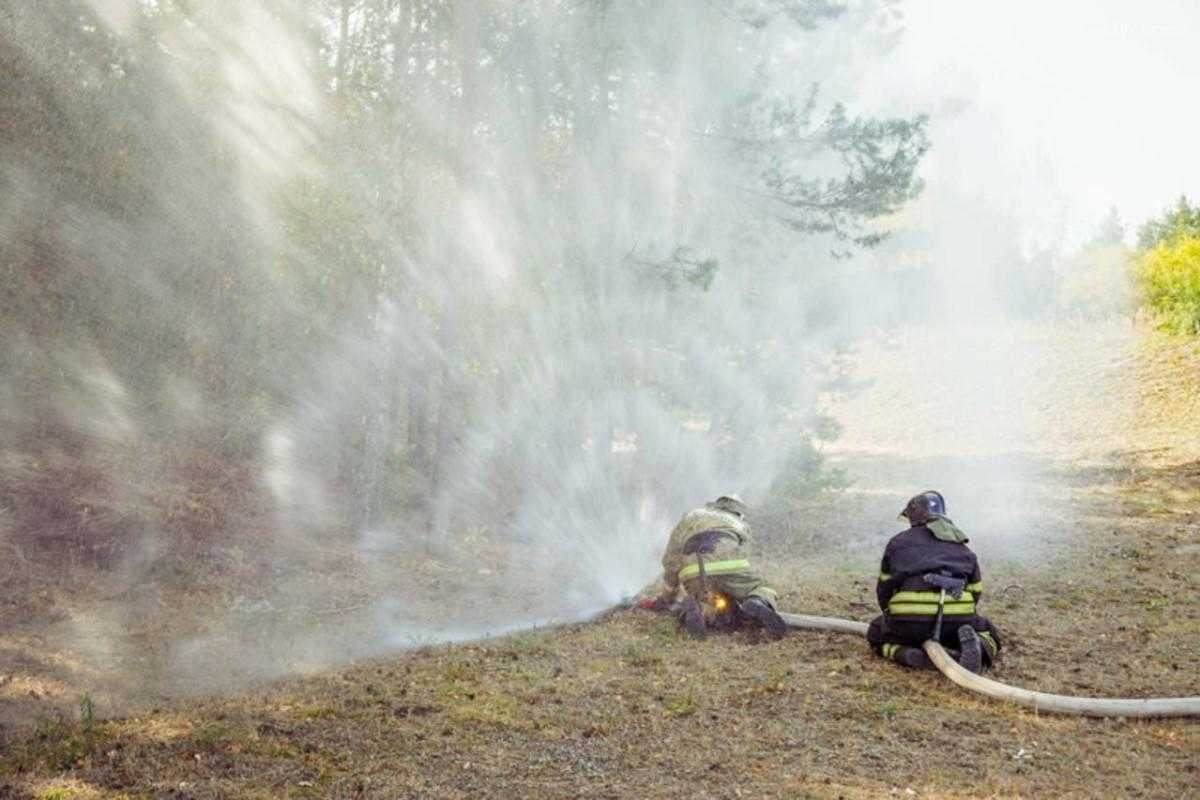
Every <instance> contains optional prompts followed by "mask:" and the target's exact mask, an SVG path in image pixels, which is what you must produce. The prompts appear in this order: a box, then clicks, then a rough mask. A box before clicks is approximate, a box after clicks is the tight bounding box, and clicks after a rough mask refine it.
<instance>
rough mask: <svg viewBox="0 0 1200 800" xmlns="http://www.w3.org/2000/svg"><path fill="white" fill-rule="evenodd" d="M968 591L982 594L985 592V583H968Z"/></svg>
mask: <svg viewBox="0 0 1200 800" xmlns="http://www.w3.org/2000/svg"><path fill="white" fill-rule="evenodd" d="M967 591H968V592H982V591H983V581H975V582H974V583H968V584H967Z"/></svg>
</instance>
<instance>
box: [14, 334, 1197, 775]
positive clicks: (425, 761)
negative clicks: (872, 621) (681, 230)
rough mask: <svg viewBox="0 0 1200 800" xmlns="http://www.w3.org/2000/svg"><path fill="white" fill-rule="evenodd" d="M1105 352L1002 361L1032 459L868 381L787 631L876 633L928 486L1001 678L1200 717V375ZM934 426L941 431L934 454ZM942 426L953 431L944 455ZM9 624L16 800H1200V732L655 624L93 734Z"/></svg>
mask: <svg viewBox="0 0 1200 800" xmlns="http://www.w3.org/2000/svg"><path fill="white" fill-rule="evenodd" d="M1110 333H1111V336H1110V338H1108V339H1107V340H1106V339H1105V338H1104V336H1098V335H1096V334H1097V332H1096V331H1090V330H1086V329H1080V330H1076V331H1075V332H1074V333H1072V332H1071V331H1065V332H1064V331H1063V330H1055V331H1052V332H1049V333H1047V332H1042V333H1040V334H1039V333H1038V332H1036V331H1032V330H1029V331H1016V332H1014V333H1013V334H1012V336H1013V339H1012V342H1015V343H1016V344H1012V342H1010V344H1012V347H1008V346H1005V348H1002V350H1003V351H1004V352H1005V353H1009V352H1010V350H1011V349H1012V348H1016V350H1017V352H1018V356H1017V357H1020V358H1024V357H1026V356H1025V355H1024V354H1027V353H1029V352H1036V353H1037V354H1038V357H1037V358H1034V359H1031V360H1030V364H1031V365H1032V367H1033V371H1032V372H1031V376H1030V379H1029V382H1028V384H1027V385H1026V386H1025V387H1024V388H1021V389H1020V392H1018V397H1019V398H1020V400H1021V402H1020V403H1018V404H1011V405H1010V404H1005V403H1001V402H999V401H995V400H992V399H990V397H989V396H988V393H986V392H984V393H981V394H980V395H978V396H977V397H974V398H969V400H970V402H971V403H974V406H972V407H973V408H974V409H977V410H978V414H983V413H985V412H989V411H990V413H995V414H1004V413H1014V412H1013V409H1014V408H1022V407H1023V408H1033V409H1034V412H1033V413H1031V417H1030V419H1028V420H1023V421H1021V424H1017V423H1016V422H1012V423H1011V426H1010V427H1009V428H1008V429H1007V430H1008V431H1010V432H1016V431H1033V434H1032V435H1031V438H1029V439H1021V440H1016V439H1013V438H1012V437H1013V436H1015V433H1009V434H1006V433H1004V431H1005V428H1004V425H1008V424H1009V423H1008V422H1003V421H1002V424H999V425H991V424H988V425H983V424H982V423H981V424H979V425H973V423H972V419H983V417H980V416H978V414H976V416H974V417H972V416H971V415H966V416H963V415H956V414H957V412H954V413H952V411H953V409H954V408H955V407H956V406H954V404H953V403H951V402H949V401H948V400H947V401H945V405H944V409H950V410H943V411H940V412H939V411H938V407H937V406H936V403H941V402H943V400H944V399H945V398H947V397H948V396H949V395H948V394H946V393H943V392H934V391H930V392H923V393H922V392H909V393H908V394H905V393H906V392H908V389H907V388H906V387H908V386H909V383H910V382H909V381H908V380H907V378H906V374H905V373H904V372H903V371H902V370H897V371H896V374H895V375H893V376H892V377H889V376H888V372H887V370H886V369H885V368H883V367H882V366H880V365H879V363H877V362H876V361H873V360H872V359H874V358H875V356H873V355H872V354H870V353H867V352H862V353H859V354H858V357H859V358H861V359H863V361H864V363H863V365H862V366H861V369H860V373H867V372H869V373H870V374H873V375H875V376H876V379H877V383H876V385H875V386H874V387H873V388H872V390H871V391H869V392H860V393H858V394H856V395H853V396H850V397H849V398H848V399H846V398H843V399H840V400H839V399H837V398H835V399H834V400H832V401H831V402H833V403H834V405H835V406H836V411H837V415H838V416H839V418H840V419H842V421H843V423H844V424H845V425H846V426H847V435H846V436H845V437H843V439H842V440H841V441H840V442H839V446H838V449H837V450H836V451H835V452H834V453H833V454H832V455H833V457H834V459H835V461H836V462H838V463H840V464H841V465H842V466H844V467H845V468H847V469H848V470H849V471H850V472H851V473H852V474H853V475H854V476H855V478H856V482H855V484H854V485H853V486H852V488H851V489H850V490H848V491H846V492H844V493H841V494H838V495H835V496H832V497H830V498H828V501H827V502H826V503H824V504H822V505H819V506H816V507H814V508H813V510H812V514H811V518H809V519H805V520H801V521H798V522H797V529H796V531H792V532H764V536H763V539H764V548H765V552H764V553H762V554H761V556H760V559H761V561H762V562H763V563H764V564H765V566H766V569H767V570H768V571H769V572H770V574H771V575H772V576H773V578H774V580H775V582H776V583H777V584H778V586H779V587H780V588H781V590H782V591H781V603H782V605H783V606H784V607H786V608H788V609H789V610H795V611H801V612H805V613H815V614H826V615H833V616H843V617H852V618H857V619H867V618H869V617H870V616H871V615H872V614H873V613H874V611H873V609H874V598H873V580H874V571H875V567H876V565H877V559H878V554H879V551H880V548H881V546H882V543H883V541H884V540H885V539H886V537H887V535H889V534H890V533H892V532H894V531H895V530H896V528H897V526H896V524H895V522H894V515H895V513H896V511H897V510H898V509H899V505H900V503H901V502H902V501H903V499H904V497H906V496H907V494H911V493H912V492H913V491H917V490H920V489H923V488H926V486H925V483H926V482H927V481H928V482H930V484H931V485H938V486H939V487H943V488H944V487H947V486H951V487H953V488H952V489H950V490H948V491H947V493H948V495H949V497H950V502H951V506H952V511H953V510H954V508H958V509H961V513H962V516H960V517H959V520H958V521H959V522H960V524H962V525H963V526H964V527H966V528H967V530H968V532H969V533H971V534H972V535H973V537H974V538H973V545H976V549H977V550H979V551H980V552H981V553H983V555H984V565H985V582H986V585H987V589H986V594H985V600H984V605H985V610H986V612H987V613H988V614H989V616H991V617H992V618H993V620H994V621H996V622H997V623H998V624H999V625H1000V626H1001V629H1002V631H1003V632H1004V633H1005V645H1006V647H1005V651H1004V654H1003V658H1002V660H1001V662H1000V664H999V665H998V667H997V669H996V670H995V673H994V675H995V677H997V678H998V679H999V680H1002V681H1005V682H1009V683H1014V684H1019V685H1022V686H1027V687H1029V688H1036V689H1042V690H1045V691H1053V692H1064V693H1071V694H1087V695H1108V696H1134V697H1139V696H1141V697H1144V696H1166V695H1195V694H1197V693H1200V682H1198V681H1200V675H1198V672H1197V667H1196V665H1197V663H1200V602H1198V600H1200V445H1198V442H1197V434H1198V432H1200V401H1198V400H1197V398H1200V347H1197V345H1196V344H1195V343H1194V342H1191V341H1187V340H1178V339H1167V338H1162V337H1158V336H1155V335H1151V334H1143V335H1142V336H1141V337H1140V338H1138V339H1134V338H1133V337H1130V336H1127V335H1125V334H1123V333H1122V332H1121V331H1120V330H1119V329H1113V330H1111V331H1110ZM1039 336H1040V337H1041V338H1038V337H1039ZM1028 337H1032V338H1031V339H1030V338H1028ZM1021 342H1026V344H1021ZM1029 342H1032V345H1030V346H1027V345H1028V343H1029ZM1085 345H1086V347H1085ZM896 347H897V348H899V349H900V350H901V351H903V350H904V349H906V348H911V347H912V343H911V342H901V343H899V344H897V345H896ZM1030 347H1032V348H1033V349H1032V350H1031V349H1030ZM1006 348H1007V349H1006ZM1087 348H1091V349H1090V350H1089V349H1087ZM1010 354H1011V353H1010ZM1001 355H1002V354H1001ZM993 357H1000V356H993ZM879 358H880V361H894V362H895V363H904V362H903V359H891V358H890V357H889V356H888V354H887V353H884V354H882V355H880V356H879ZM1010 388H1011V387H1010ZM880 398H883V399H882V400H881V399H880ZM1031 398H1036V402H1034V400H1033V399H1031ZM931 402H932V403H935V405H934V406H932V407H931V406H930V405H929V403H931ZM1031 404H1032V405H1031ZM904 409H907V411H905V410H904ZM973 413H974V412H973ZM928 419H934V420H936V421H938V422H939V426H931V427H930V428H928V429H926V430H925V432H924V434H923V435H922V431H921V429H920V428H919V427H916V426H919V425H924V424H926V423H925V422H922V421H921V420H928ZM872 425H874V426H876V429H875V430H874V431H872V430H871V426H872ZM942 426H949V427H950V428H951V429H952V430H951V432H950V434H947V435H945V436H942V437H941V438H939V436H938V435H937V430H935V429H936V428H938V427H942ZM996 430H1000V431H1001V433H1000V434H999V435H998V436H997V435H996ZM903 432H908V433H903ZM909 435H911V439H908V440H905V438H904V437H905V436H909ZM993 437H995V438H993ZM996 439H998V440H999V444H997V442H996ZM897 440H898V443H897ZM881 442H885V443H887V444H888V447H887V448H884V447H881V446H880V443H881ZM963 442H966V444H967V445H968V446H964V445H963ZM1031 442H1032V444H1031ZM1010 445H1011V446H1010ZM964 475H970V476H973V477H974V480H973V481H966V480H965V479H963V478H962V476H964ZM981 475H983V476H987V478H988V480H987V481H985V482H986V484H987V485H986V486H983V487H981V486H978V485H977V484H978V483H979V482H980V480H979V476H981ZM810 529H816V531H817V532H813V531H812V530H810ZM788 533H790V534H792V535H791V537H789V535H788ZM802 533H803V534H804V535H803V536H801V534H802ZM59 591H66V590H65V589H60V590H59ZM175 599H178V596H177V597H176V598H175ZM334 599H336V598H331V601H332V600H334ZM169 601H170V598H167V599H164V602H169ZM5 602H7V603H8V604H9V605H8V606H6V608H10V609H20V613H22V614H25V615H27V622H28V624H25V625H23V626H18V627H19V630H20V631H22V634H21V635H22V636H26V637H32V638H29V639H28V641H25V644H24V645H22V644H21V641H18V639H19V637H14V636H13V635H12V630H13V627H14V626H12V625H11V624H10V626H9V627H8V629H7V631H8V632H7V633H5V634H4V636H3V638H0V646H2V647H3V648H4V650H5V653H6V656H5V657H6V658H7V659H8V660H7V661H6V662H5V663H6V666H5V668H4V670H5V677H3V678H0V701H2V702H5V703H9V704H10V706H12V707H17V706H16V705H13V704H19V708H20V709H21V710H22V711H25V712H27V713H28V718H27V720H26V723H27V724H24V725H17V726H12V727H10V728H9V729H8V730H7V731H6V732H5V734H4V735H5V739H4V742H3V746H4V752H3V755H2V756H0V797H36V798H70V797H80V798H87V797H131V798H132V797H176V798H187V797H194V798H207V797H262V798H268V797H271V798H274V797H381V798H384V797H497V798H499V797H512V796H519V795H529V796H536V797H597V798H599V797H614V798H625V797H678V796H682V795H685V794H686V795H688V796H699V797H722V798H723V797H730V798H732V797H780V798H783V797H805V796H810V797H831V798H832V797H846V798H859V797H864V798H865V797H879V796H897V797H964V798H965V797H1045V796H1064V797H1094V796H1099V795H1105V796H1127V797H1186V796H1192V795H1195V794H1196V793H1197V792H1200V723H1198V722H1196V721H1189V720H1172V721H1158V720H1152V721H1094V720H1083V719H1073V718H1061V717H1048V716H1039V715H1037V714H1034V713H1032V712H1029V711H1025V710H1021V709H1017V708H1013V707H1008V706H1004V705H1000V704H995V703H992V702H990V701H987V700H984V699H982V698H977V697H974V696H971V695H968V694H965V693H963V692H962V691H961V690H959V689H957V688H955V687H953V686H952V685H950V684H949V683H948V682H946V681H945V680H943V679H942V678H941V677H940V676H938V675H936V674H932V673H914V672H909V671H905V670H901V669H899V668H896V667H893V666H891V665H889V664H885V663H882V662H880V661H879V660H877V659H874V658H872V657H871V656H870V655H869V653H868V651H867V648H866V646H865V644H864V643H863V642H860V641H856V640H854V639H853V638H848V637H844V636H835V635H826V634H807V633H797V634H793V635H791V636H789V637H788V638H786V639H784V640H783V641H781V642H764V641H761V640H760V639H759V636H758V634H757V633H755V632H752V631H746V632H740V633H737V634H733V635H728V636H718V637H711V638H709V639H708V640H706V641H704V642H701V643H693V642H691V641H690V640H687V639H685V638H683V637H681V636H680V635H679V633H678V632H677V631H676V629H675V626H674V624H673V622H672V621H671V620H668V619H664V618H662V617H660V616H657V615H653V614H650V613H648V612H642V611H637V610H628V611H617V612H614V613H611V614H609V615H607V616H606V617H604V618H602V619H600V620H597V621H596V622H594V623H591V624H587V625H575V626H568V627H564V628H558V629H553V630H544V631H536V632H530V633H522V634H516V635H513V636H509V637H507V638H504V639H496V640H489V641H485V642H480V643H474V644H464V645H456V646H439V647H429V648H423V649H419V650H415V651H411V652H408V653H405V654H402V655H399V656H396V657H393V658H388V659H385V660H374V661H370V662H366V663H362V664H360V665H359V666H356V667H353V668H350V669H346V670H342V671H331V672H326V673H323V674H319V675H316V676H313V677H310V678H305V679H297V680H290V681H283V682H277V683H275V684H272V685H270V686H268V687H266V688H263V689H260V690H257V691H250V692H243V693H239V694H237V695H234V696H229V697H223V698H219V699H210V700H200V701H194V700H193V701H187V700H175V701H165V700H164V701H162V702H159V703H158V704H157V706H146V707H143V708H140V709H138V710H136V711H135V712H132V713H130V714H128V715H127V716H122V717H116V718H109V719H100V718H97V719H91V718H90V717H89V716H87V714H84V715H83V718H81V714H80V710H79V709H72V710H71V712H70V713H67V714H62V713H57V714H56V713H55V711H54V709H55V708H56V706H54V705H53V704H52V702H51V701H52V700H54V698H55V697H57V698H58V699H59V700H60V701H62V702H68V701H69V702H72V703H73V702H75V701H77V700H78V699H79V698H80V695H81V691H80V686H81V685H85V684H82V683H81V681H79V679H78V676H79V675H80V674H83V672H82V670H84V669H85V668H86V665H81V664H79V663H76V662H73V661H72V660H71V659H72V658H78V654H74V655H73V654H72V653H70V652H66V651H62V652H59V653H58V655H57V656H56V660H55V661H50V660H48V659H47V660H44V661H43V662H42V663H33V662H32V661H30V660H29V659H31V658H32V656H33V654H36V653H38V652H39V651H38V650H37V649H36V647H35V646H34V645H36V624H35V623H36V620H37V618H38V615H39V614H40V615H43V616H44V615H48V614H52V613H55V612H54V598H53V597H50V596H47V597H46V598H41V599H39V597H38V596H37V595H34V596H32V597H28V596H25V595H22V596H20V597H14V596H13V594H12V593H11V591H10V592H8V593H6V594H5ZM195 602H196V603H198V604H202V603H203V599H202V598H200V597H197V598H196V600H195ZM336 605H337V604H336V603H332V604H331V607H333V608H335V610H336ZM147 613H151V612H150V611H149V610H148V611H147ZM30 620H32V621H30ZM314 624H321V625H336V615H334V616H333V618H332V619H331V620H323V619H314ZM15 654H21V655H22V657H24V658H26V661H20V660H19V659H17V658H16V657H15ZM39 681H42V682H43V683H42V684H39V683H38V682H39ZM56 681H57V682H56ZM38 691H43V692H44V693H45V694H46V695H47V696H46V697H45V698H38V697H36V693H37V692H38ZM31 692H32V693H34V695H35V696H34V697H31V696H30V693H31ZM55 693H56V694H55ZM61 705H62V703H60V704H59V706H58V707H59V708H61ZM85 711H86V709H85ZM98 711H99V712H101V713H103V712H104V711H105V708H104V707H103V706H101V707H100V708H99V709H98ZM31 726H32V727H31Z"/></svg>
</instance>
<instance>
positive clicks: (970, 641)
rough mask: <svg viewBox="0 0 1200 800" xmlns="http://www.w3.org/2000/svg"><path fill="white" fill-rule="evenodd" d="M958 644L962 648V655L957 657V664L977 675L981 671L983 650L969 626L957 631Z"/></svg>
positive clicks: (977, 637)
mask: <svg viewBox="0 0 1200 800" xmlns="http://www.w3.org/2000/svg"><path fill="white" fill-rule="evenodd" d="M958 644H959V647H961V648H962V653H961V655H959V657H958V663H959V664H961V665H962V667H963V669H966V670H970V671H971V672H974V673H975V674H977V675H978V674H979V673H980V672H982V671H983V650H982V644H981V643H980V641H979V636H978V635H977V634H976V633H975V629H974V628H972V627H971V626H970V625H963V626H962V627H960V628H959V629H958Z"/></svg>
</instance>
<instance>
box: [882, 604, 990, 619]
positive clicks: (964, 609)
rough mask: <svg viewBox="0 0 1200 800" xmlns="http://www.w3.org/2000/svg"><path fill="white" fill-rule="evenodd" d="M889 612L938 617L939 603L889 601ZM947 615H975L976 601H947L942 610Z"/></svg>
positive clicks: (897, 614)
mask: <svg viewBox="0 0 1200 800" xmlns="http://www.w3.org/2000/svg"><path fill="white" fill-rule="evenodd" d="M888 613H889V614H895V615H896V616H898V617H936V616H937V613H938V607H937V603H932V604H930V603H888ZM942 613H943V614H944V615H945V616H947V617H963V616H974V615H975V604H974V603H946V608H945V610H944V611H943V612H942Z"/></svg>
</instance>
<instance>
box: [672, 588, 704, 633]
mask: <svg viewBox="0 0 1200 800" xmlns="http://www.w3.org/2000/svg"><path fill="white" fill-rule="evenodd" d="M679 619H680V621H681V622H683V628H684V630H686V631H687V632H688V634H689V635H690V636H691V637H692V638H693V639H703V638H704V635H705V634H706V633H707V632H708V629H707V628H706V627H705V625H704V612H703V611H701V610H700V604H699V603H697V602H696V601H695V600H694V599H692V598H691V597H689V598H687V599H686V600H684V601H683V604H682V607H681V608H680V615H679Z"/></svg>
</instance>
